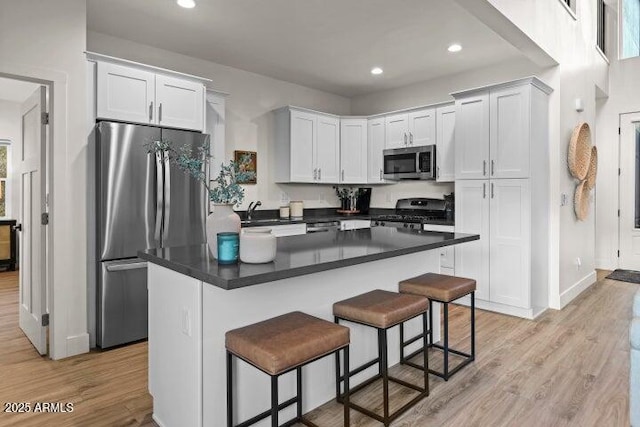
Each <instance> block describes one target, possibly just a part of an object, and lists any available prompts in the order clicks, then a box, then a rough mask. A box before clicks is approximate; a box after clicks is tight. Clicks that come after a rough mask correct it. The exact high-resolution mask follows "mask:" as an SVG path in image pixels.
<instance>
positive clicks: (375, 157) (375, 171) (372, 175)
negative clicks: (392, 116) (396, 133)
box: [367, 117, 385, 184]
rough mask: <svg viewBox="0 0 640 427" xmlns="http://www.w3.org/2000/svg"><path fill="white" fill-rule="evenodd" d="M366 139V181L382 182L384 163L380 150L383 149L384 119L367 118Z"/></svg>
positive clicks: (372, 182)
mask: <svg viewBox="0 0 640 427" xmlns="http://www.w3.org/2000/svg"><path fill="white" fill-rule="evenodd" d="M368 122H369V123H368V127H367V139H368V147H367V150H368V152H369V153H368V157H367V169H368V173H367V182H369V183H371V184H375V183H382V182H384V178H383V177H382V176H383V174H384V165H383V157H382V152H383V150H384V141H385V132H384V127H385V123H384V122H385V119H384V117H377V118H374V119H369V120H368Z"/></svg>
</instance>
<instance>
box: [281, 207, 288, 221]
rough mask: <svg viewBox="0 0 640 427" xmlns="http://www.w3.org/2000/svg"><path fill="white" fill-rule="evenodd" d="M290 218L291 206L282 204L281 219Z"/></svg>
mask: <svg viewBox="0 0 640 427" xmlns="http://www.w3.org/2000/svg"><path fill="white" fill-rule="evenodd" d="M288 218H289V206H280V219H288Z"/></svg>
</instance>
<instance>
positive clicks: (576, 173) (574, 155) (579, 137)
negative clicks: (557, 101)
mask: <svg viewBox="0 0 640 427" xmlns="http://www.w3.org/2000/svg"><path fill="white" fill-rule="evenodd" d="M567 160H568V163H569V171H570V172H571V175H573V177H574V178H577V179H579V180H580V181H582V180H583V179H585V178H586V176H587V172H588V170H589V165H590V161H591V130H590V129H589V125H588V124H586V123H584V122H583V123H580V124H578V126H576V127H575V129H573V134H572V135H571V141H570V142H569V155H568V159H567Z"/></svg>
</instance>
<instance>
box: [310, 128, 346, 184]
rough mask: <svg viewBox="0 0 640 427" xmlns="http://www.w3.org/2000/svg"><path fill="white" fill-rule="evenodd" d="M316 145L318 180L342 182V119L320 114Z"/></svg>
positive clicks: (330, 182) (329, 182)
mask: <svg viewBox="0 0 640 427" xmlns="http://www.w3.org/2000/svg"><path fill="white" fill-rule="evenodd" d="M316 145H317V147H316V149H315V153H316V164H315V168H316V181H317V182H325V183H328V184H332V183H337V182H340V176H339V173H340V119H338V118H337V117H327V116H318V137H317V140H316Z"/></svg>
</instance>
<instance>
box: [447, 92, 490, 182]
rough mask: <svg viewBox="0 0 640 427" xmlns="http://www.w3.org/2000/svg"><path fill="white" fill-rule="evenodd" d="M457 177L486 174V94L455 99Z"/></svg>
mask: <svg viewBox="0 0 640 427" xmlns="http://www.w3.org/2000/svg"><path fill="white" fill-rule="evenodd" d="M455 139H456V144H455V145H456V147H455V153H456V157H455V168H456V179H484V178H488V177H489V175H488V172H489V171H488V167H489V94H488V93H483V94H481V95H477V96H469V97H466V98H461V99H458V100H456V131H455Z"/></svg>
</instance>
